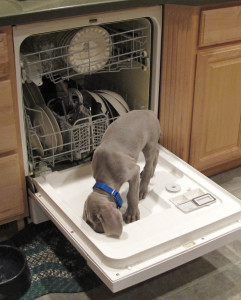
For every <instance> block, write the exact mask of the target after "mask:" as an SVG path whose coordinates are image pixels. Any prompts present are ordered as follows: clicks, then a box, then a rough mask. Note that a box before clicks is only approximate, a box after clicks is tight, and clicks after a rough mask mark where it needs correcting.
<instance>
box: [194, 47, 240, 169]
mask: <svg viewBox="0 0 241 300" xmlns="http://www.w3.org/2000/svg"><path fill="white" fill-rule="evenodd" d="M240 78H241V43H239V44H237V45H231V46H223V47H218V48H211V49H205V50H203V51H199V52H198V55H197V66H196V80H195V94H194V106H193V121H192V133H191V149H190V163H191V164H192V165H194V166H195V167H196V168H198V169H199V170H201V171H202V170H207V169H212V168H214V167H216V166H220V165H222V164H225V163H229V162H232V161H235V160H237V163H238V164H240V163H241V126H240V117H241V84H240Z"/></svg>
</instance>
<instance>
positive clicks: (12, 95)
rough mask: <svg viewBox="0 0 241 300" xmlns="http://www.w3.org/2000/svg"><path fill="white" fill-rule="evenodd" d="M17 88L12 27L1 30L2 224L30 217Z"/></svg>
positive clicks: (0, 171)
mask: <svg viewBox="0 0 241 300" xmlns="http://www.w3.org/2000/svg"><path fill="white" fill-rule="evenodd" d="M16 89H17V86H16V76H15V65H14V52H13V40H12V31H11V27H0V91H1V93H0V224H4V223H8V222H11V221H18V222H19V223H21V222H22V220H23V218H24V217H25V216H27V214H28V209H27V196H26V185H25V175H24V167H23V154H22V145H21V137H20V129H19V114H18V101H17V93H16Z"/></svg>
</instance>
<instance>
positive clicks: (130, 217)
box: [123, 208, 140, 224]
mask: <svg viewBox="0 0 241 300" xmlns="http://www.w3.org/2000/svg"><path fill="white" fill-rule="evenodd" d="M123 220H124V221H125V222H126V223H127V224H128V223H131V222H135V221H137V220H140V211H139V208H136V209H130V208H127V210H126V212H125V213H124V215H123Z"/></svg>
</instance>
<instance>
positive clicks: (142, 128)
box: [83, 110, 161, 236]
mask: <svg viewBox="0 0 241 300" xmlns="http://www.w3.org/2000/svg"><path fill="white" fill-rule="evenodd" d="M160 134H161V131H160V124H159V121H158V119H157V118H156V116H155V114H154V113H153V112H152V111H150V110H133V111H131V112H128V113H127V114H124V115H122V116H120V117H119V118H118V119H117V120H116V121H114V122H113V123H112V124H111V125H110V126H109V127H108V128H107V130H106V132H105V134H104V136H103V138H102V141H101V144H100V145H99V146H98V147H97V149H96V150H95V152H94V156H93V160H92V170H93V176H94V178H95V180H96V182H97V183H96V185H95V186H94V188H93V192H92V193H91V194H90V195H89V196H88V198H87V200H86V202H85V206H84V213H83V219H84V220H85V221H86V222H87V223H88V224H89V225H90V226H91V227H92V228H93V229H94V230H95V231H96V232H99V233H102V232H105V234H106V235H112V236H120V235H121V233H122V214H121V212H120V210H119V209H118V208H120V207H121V204H122V203H121V202H122V199H121V197H120V195H119V193H118V191H119V189H120V187H121V186H122V185H123V183H125V182H128V183H129V190H128V194H127V204H128V207H127V210H126V212H125V214H124V215H123V219H124V220H125V222H126V223H130V222H134V221H136V220H139V219H140V212H139V209H138V202H139V199H143V198H145V196H146V194H147V192H148V184H149V182H150V179H151V177H152V176H153V174H154V171H155V168H156V164H157V159H158V153H159V151H158V147H157V145H158V140H159V137H160ZM141 151H142V152H143V154H144V156H145V166H144V169H143V171H142V172H141V174H140V167H139V166H138V165H137V159H138V156H139V154H140V152H141Z"/></svg>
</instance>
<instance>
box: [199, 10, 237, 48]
mask: <svg viewBox="0 0 241 300" xmlns="http://www.w3.org/2000/svg"><path fill="white" fill-rule="evenodd" d="M237 40H241V6H233V7H226V8H218V9H212V10H204V11H202V12H201V20H200V36H199V46H209V45H214V44H220V43H225V42H231V41H237Z"/></svg>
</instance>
